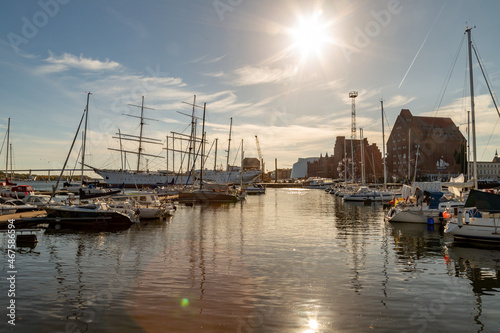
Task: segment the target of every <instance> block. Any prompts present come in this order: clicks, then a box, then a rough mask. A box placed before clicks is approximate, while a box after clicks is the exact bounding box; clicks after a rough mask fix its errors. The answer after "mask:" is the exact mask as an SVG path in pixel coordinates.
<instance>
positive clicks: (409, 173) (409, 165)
mask: <svg viewBox="0 0 500 333" xmlns="http://www.w3.org/2000/svg"><path fill="white" fill-rule="evenodd" d="M410 141H411V128H409V129H408V183H409V182H410V179H411V164H410V161H411V157H410V155H411V148H410V147H411V146H410Z"/></svg>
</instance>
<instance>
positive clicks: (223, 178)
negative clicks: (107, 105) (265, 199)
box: [89, 96, 261, 188]
mask: <svg viewBox="0 0 500 333" xmlns="http://www.w3.org/2000/svg"><path fill="white" fill-rule="evenodd" d="M186 104H190V105H192V106H193V114H192V115H188V116H190V117H191V119H192V121H191V128H192V129H191V135H185V134H181V133H175V132H172V137H171V139H172V141H173V139H174V135H175V136H176V137H175V139H176V140H187V141H188V142H189V146H188V150H187V151H182V150H179V149H175V148H174V147H173V146H172V147H170V148H169V147H168V144H167V148H165V149H167V156H168V151H172V152H173V153H174V152H177V153H182V154H185V155H187V170H188V171H179V172H171V171H167V170H165V171H162V170H158V171H149V170H147V171H144V170H141V169H140V166H141V158H142V157H144V156H150V157H154V158H161V159H163V158H165V156H160V155H152V154H146V153H145V152H144V148H143V145H144V144H153V145H162V144H163V143H162V141H161V140H158V139H154V138H147V137H144V136H143V126H144V120H145V119H148V120H154V119H149V118H145V117H144V109H151V108H148V107H145V106H144V97H142V104H141V105H131V106H135V107H139V108H140V109H141V116H140V117H137V116H133V115H128V116H131V117H135V118H139V119H140V132H139V135H138V136H137V135H130V134H123V133H121V132H120V131H119V132H118V133H117V134H118V137H113V138H115V139H119V141H120V148H119V149H118V148H108V149H110V150H113V151H119V152H120V153H121V154H122V155H121V156H122V158H121V161H122V165H121V169H119V170H117V169H100V168H95V167H92V166H89V167H91V168H92V169H93V170H94V172H95V173H96V174H98V175H99V176H101V177H102V178H103V179H104V181H105V182H106V184H108V185H110V186H124V187H127V188H139V187H155V186H166V185H183V186H184V185H192V184H194V183H195V181H196V180H198V179H199V178H200V170H199V169H198V170H195V165H196V163H197V161H201V160H202V159H205V158H206V156H205V154H201V155H200V154H199V150H200V149H199V148H200V147H201V146H203V145H204V144H205V143H206V140H204V139H203V140H202V139H200V138H197V136H196V119H197V117H195V115H194V113H195V112H194V110H195V107H197V105H196V96H195V98H194V102H193V104H191V103H186ZM179 113H182V112H179ZM231 126H232V118H231ZM231 128H232V127H230V130H229V145H228V166H227V169H226V170H224V171H222V170H215V168H214V170H207V169H204V170H203V181H205V182H210V183H219V184H220V183H224V184H228V183H229V184H240V183H249V182H251V181H252V180H254V179H255V178H256V177H258V176H259V175H260V174H261V171H260V170H242V169H241V168H240V167H235V166H229V151H230V142H231ZM122 140H127V141H135V142H137V143H138V149H137V151H131V150H125V149H123V148H122V145H121V142H122ZM167 140H168V137H167ZM126 154H134V155H137V168H136V170H131V169H127V168H126V164H127V163H126V161H125V158H124V156H126ZM215 159H217V158H215ZM167 162H168V161H167ZM167 164H168V163H167ZM172 164H173V163H172ZM167 169H168V167H167ZM173 170H175V167H173Z"/></svg>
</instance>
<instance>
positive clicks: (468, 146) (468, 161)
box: [467, 111, 470, 180]
mask: <svg viewBox="0 0 500 333" xmlns="http://www.w3.org/2000/svg"><path fill="white" fill-rule="evenodd" d="M467 180H470V111H467Z"/></svg>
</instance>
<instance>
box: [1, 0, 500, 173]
mask: <svg viewBox="0 0 500 333" xmlns="http://www.w3.org/2000/svg"><path fill="white" fill-rule="evenodd" d="M499 12H500V2H498V1H494V0H491V1H486V0H483V1H474V2H473V1H461V0H457V1H451V0H448V1H433V0H423V1H411V0H400V1H397V0H388V1H373V0H366V1H284V0H283V1H280V0H277V1H251V0H193V1H76V0H41V1H30V2H28V1H3V2H2V3H1V4H0V22H1V23H0V72H1V73H2V80H1V81H0V97H1V117H0V127H1V128H0V129H1V130H2V140H3V136H4V133H5V129H6V125H7V118H9V117H10V118H11V138H12V141H11V142H12V146H13V152H14V161H13V163H14V168H15V169H26V168H59V167H61V166H62V164H63V162H64V159H65V157H66V154H67V152H68V150H69V147H70V144H71V140H72V138H73V136H74V133H75V131H76V128H77V125H78V122H79V119H80V117H81V114H82V111H83V109H84V107H85V101H86V95H85V92H86V91H91V92H92V93H93V95H92V96H91V100H90V107H89V109H90V113H89V130H88V138H89V140H88V141H89V143H88V145H89V149H88V155H87V157H86V160H87V161H88V163H89V164H91V165H93V166H96V167H105V168H114V167H117V168H118V167H119V166H120V155H119V153H117V152H113V151H110V150H108V149H107V148H108V147H113V148H117V147H118V145H119V144H118V141H117V140H116V139H113V138H112V137H113V136H115V133H117V131H118V129H120V131H121V132H122V133H129V134H135V135H138V133H139V132H138V130H139V124H138V121H137V119H135V118H130V117H126V116H124V115H123V114H124V113H126V114H134V115H139V113H138V112H139V111H138V110H137V109H136V108H133V107H130V106H128V104H140V102H141V96H144V98H145V104H146V106H148V107H151V108H154V109H155V110H148V111H147V112H146V117H149V118H153V119H157V120H158V121H148V122H147V125H146V126H145V133H146V135H147V136H149V137H153V138H157V139H160V140H165V137H166V135H170V132H171V131H174V132H182V133H186V134H188V133H189V129H188V124H189V121H190V119H189V118H188V117H186V116H184V115H182V114H180V113H178V112H177V111H181V112H184V113H191V108H190V106H189V105H187V104H185V103H183V101H184V102H188V103H191V102H192V101H193V96H194V95H196V96H197V97H196V98H197V104H201V105H202V104H203V103H207V125H206V132H207V137H208V140H209V142H210V144H211V143H212V142H213V140H214V139H215V138H218V148H219V149H218V157H219V158H218V161H217V163H218V164H219V165H220V164H223V163H225V154H226V153H225V151H224V149H226V148H227V139H228V132H229V122H230V117H233V141H232V149H231V150H232V155H231V162H233V161H235V160H236V161H239V157H236V156H235V154H236V152H237V150H238V147H239V145H240V142H241V140H242V139H243V140H244V150H245V156H254V157H256V156H257V150H256V144H255V135H257V136H258V138H259V141H260V145H261V148H262V154H263V156H264V159H265V161H266V166H267V168H268V169H272V168H274V159H275V158H277V159H278V166H279V167H282V168H286V167H291V166H292V164H293V163H294V162H296V161H297V158H299V157H311V156H319V154H320V153H322V154H324V153H326V152H328V153H329V154H331V152H332V151H333V145H334V142H335V137H336V136H339V135H345V136H348V137H350V131H351V101H350V99H349V92H350V91H354V90H355V91H358V93H359V96H358V98H357V99H356V113H357V119H356V125H357V128H360V127H361V128H363V131H364V136H365V137H367V138H368V141H369V142H370V143H377V144H378V145H380V144H381V142H382V134H381V116H380V99H381V98H383V99H384V108H385V111H386V113H387V122H388V123H386V126H389V127H390V126H392V125H393V124H394V121H395V120H396V117H397V115H398V114H399V112H400V110H401V109H402V108H407V109H410V110H411V112H412V113H413V114H414V115H430V116H440V117H452V119H453V120H454V121H455V123H456V124H457V125H459V124H463V123H465V122H466V119H467V115H466V110H470V102H469V101H468V96H469V92H468V91H469V90H468V89H469V88H468V77H467V76H466V50H465V43H464V44H463V45H462V47H461V51H460V53H458V51H459V47H460V45H461V42H462V39H463V38H464V31H465V28H466V27H467V26H474V25H475V26H476V28H475V29H473V41H474V43H475V45H476V46H477V50H478V51H479V54H480V56H481V58H482V61H483V63H484V65H485V69H486V71H487V74H488V76H489V79H490V82H491V84H492V88H493V90H495V89H498V87H500V76H499V75H500V68H499V64H498V60H497V59H498V58H497V55H498V53H499V48H500V41H499V40H498V33H499V32H500V23H499V21H498V19H497V18H496V16H497V14H498V13H499ZM308 22H309V23H310V22H315V23H316V25H315V26H314V27H313V28H311V29H310V30H307V29H305V28H304V26H307V23H308ZM300 27H302V28H300ZM314 29H316V30H314ZM308 31H309V32H308ZM318 31H319V32H318ZM457 53H458V57H457V58H456V59H457V60H456V64H455V66H454V69H453V71H452V72H451V68H452V65H453V63H454V60H455V57H456V56H457ZM450 72H451V74H450ZM448 78H449V81H448ZM446 82H448V83H446ZM444 87H446V91H445V92H444V93H443V90H444ZM475 89H476V95H477V99H476V121H477V128H478V150H477V151H478V158H479V159H480V160H487V161H489V160H491V159H492V158H493V156H494V154H495V150H496V149H498V148H499V146H500V135H499V134H498V133H500V126H499V124H498V122H499V119H500V117H499V116H498V114H497V112H496V110H495V109H494V108H493V104H492V102H491V98H490V97H489V95H488V91H487V88H486V86H485V84H484V80H483V79H482V77H481V73H480V71H479V68H478V67H477V66H475ZM197 115H198V116H199V117H201V111H200V110H198V111H197ZM460 128H461V129H462V131H463V133H464V135H465V136H466V134H465V125H461V126H460ZM199 131H201V126H200V128H199ZM386 133H387V134H386V138H387V137H388V131H387V132H386ZM358 135H359V132H358ZM179 145H180V143H178V146H177V147H176V148H180V147H179ZM126 148H127V149H129V150H133V149H136V148H135V147H134V145H133V144H132V143H127V144H126ZM146 152H147V153H150V154H157V153H159V154H164V151H163V152H162V149H161V148H159V147H147V148H146ZM176 158H177V159H178V157H176ZM75 159H76V152H75V153H74V154H73V157H72V162H70V167H72V165H74V164H75V162H74V160H75ZM0 163H1V164H0V165H1V166H0V167H1V168H2V169H3V168H4V165H5V148H4V151H3V152H2V157H1V160H0ZM177 163H178V162H177ZM208 163H209V164H210V165H213V163H214V162H213V160H211V161H209V162H208ZM238 163H239V162H238ZM238 163H237V164H238ZM129 164H130V165H131V167H132V168H133V167H134V165H135V162H134V161H133V157H129ZM143 167H145V165H143ZM148 167H149V169H152V170H155V169H165V167H166V161H165V160H164V159H157V158H149V161H148Z"/></svg>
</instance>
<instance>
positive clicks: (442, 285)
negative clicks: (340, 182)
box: [0, 189, 500, 333]
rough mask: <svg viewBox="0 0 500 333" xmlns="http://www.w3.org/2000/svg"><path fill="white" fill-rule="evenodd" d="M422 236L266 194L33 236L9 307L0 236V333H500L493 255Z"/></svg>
mask: <svg viewBox="0 0 500 333" xmlns="http://www.w3.org/2000/svg"><path fill="white" fill-rule="evenodd" d="M430 228H434V226H427V225H425V224H422V225H411V224H390V223H388V222H385V221H384V212H383V209H382V206H380V205H363V204H348V203H342V201H340V200H339V199H337V198H335V197H334V196H332V195H330V194H327V193H325V192H324V191H322V190H305V189H267V193H266V194H265V195H260V196H248V197H247V199H246V200H245V201H242V202H238V203H236V204H225V205H194V206H191V207H190V206H182V205H179V206H178V209H177V212H176V214H175V216H174V217H172V218H170V219H168V220H163V221H160V220H158V221H148V222H144V223H141V224H138V225H133V226H132V227H131V228H129V229H127V230H122V231H115V232H94V233H93V232H76V231H74V232H54V231H52V232H51V231H49V230H41V231H37V232H36V233H37V237H38V240H39V242H38V244H37V246H36V247H35V248H33V249H30V248H17V249H16V252H15V270H16V274H15V275H16V279H15V296H14V297H7V295H8V294H9V288H10V284H9V283H8V281H7V280H6V279H7V278H9V274H8V273H7V272H8V271H10V270H11V269H9V266H8V265H9V262H8V256H7V248H8V235H7V233H0V246H1V248H2V252H3V253H4V256H3V259H2V260H1V263H0V268H1V272H2V274H3V276H2V281H3V282H2V284H1V290H0V293H1V295H2V297H0V302H1V304H0V305H1V306H0V308H2V309H3V310H2V311H3V315H2V317H3V318H4V323H2V332H4V331H5V332H8V331H13V332H14V331H15V332H297V333H299V332H300V333H305V332H309V333H311V332H371V331H374V332H376V331H378V332H451V331H454V332H500V315H499V310H498V309H500V250H499V249H498V248H483V247H477V246H465V245H461V244H456V243H455V242H454V241H453V239H452V238H450V237H449V236H448V235H444V234H443V231H442V230H440V228H439V227H437V226H436V227H435V229H430ZM11 299H15V316H16V320H15V326H12V325H10V324H8V323H7V321H8V320H9V317H8V316H6V314H8V313H9V312H8V311H9V310H8V309H7V307H8V306H9V301H10V300H11Z"/></svg>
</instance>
